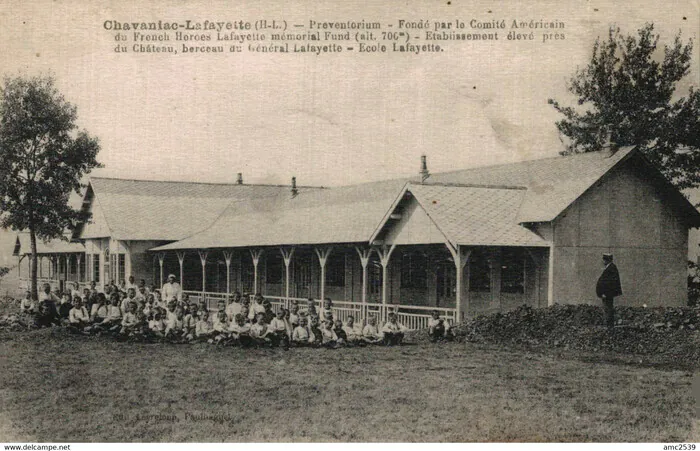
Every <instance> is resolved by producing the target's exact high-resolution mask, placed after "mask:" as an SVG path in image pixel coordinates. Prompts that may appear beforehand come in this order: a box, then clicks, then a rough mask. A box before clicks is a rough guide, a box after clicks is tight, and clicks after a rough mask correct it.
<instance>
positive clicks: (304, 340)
mask: <svg viewBox="0 0 700 451" xmlns="http://www.w3.org/2000/svg"><path fill="white" fill-rule="evenodd" d="M307 325H308V321H307V319H306V317H305V316H302V317H301V318H299V324H298V325H297V326H296V327H295V328H294V331H293V332H292V345H293V346H309V345H312V344H313V342H314V336H313V334H311V332H310V331H309V328H308V327H307Z"/></svg>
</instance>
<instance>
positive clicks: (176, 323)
mask: <svg viewBox="0 0 700 451" xmlns="http://www.w3.org/2000/svg"><path fill="white" fill-rule="evenodd" d="M184 316H185V312H184V310H183V309H182V307H179V306H178V307H176V308H175V315H174V316H170V317H169V318H168V320H167V321H166V322H165V338H168V339H170V340H173V341H176V342H179V341H181V340H183V339H184V330H183V329H182V322H183V319H184Z"/></svg>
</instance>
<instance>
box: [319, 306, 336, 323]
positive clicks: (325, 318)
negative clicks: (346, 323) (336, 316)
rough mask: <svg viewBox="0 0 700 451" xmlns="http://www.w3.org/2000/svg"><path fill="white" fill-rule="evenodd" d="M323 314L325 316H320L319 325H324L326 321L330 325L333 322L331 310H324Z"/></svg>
mask: <svg viewBox="0 0 700 451" xmlns="http://www.w3.org/2000/svg"><path fill="white" fill-rule="evenodd" d="M323 314H324V315H325V316H323V317H322V320H321V326H324V327H325V324H326V323H331V325H333V324H335V321H333V312H331V311H330V310H326V311H325V312H324V313H323Z"/></svg>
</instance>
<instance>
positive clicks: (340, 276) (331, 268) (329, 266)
mask: <svg viewBox="0 0 700 451" xmlns="http://www.w3.org/2000/svg"><path fill="white" fill-rule="evenodd" d="M326 285H328V286H331V287H344V286H345V254H331V255H329V256H328V260H326Z"/></svg>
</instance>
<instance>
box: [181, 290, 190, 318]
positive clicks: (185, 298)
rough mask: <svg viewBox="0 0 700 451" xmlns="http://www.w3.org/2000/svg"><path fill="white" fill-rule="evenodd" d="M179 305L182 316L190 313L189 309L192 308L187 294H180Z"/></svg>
mask: <svg viewBox="0 0 700 451" xmlns="http://www.w3.org/2000/svg"><path fill="white" fill-rule="evenodd" d="M180 305H182V311H183V312H184V314H185V315H187V314H188V313H189V312H190V307H191V306H192V302H191V301H190V295H189V294H187V293H182V301H181V302H180Z"/></svg>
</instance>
